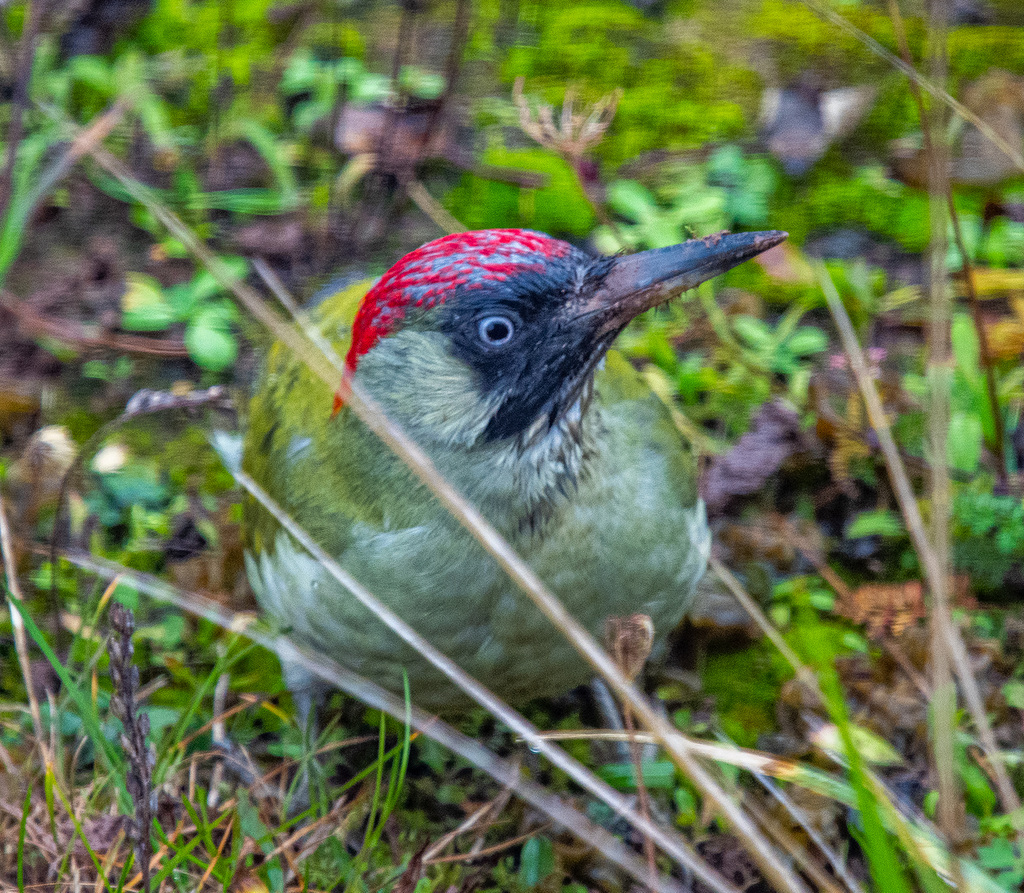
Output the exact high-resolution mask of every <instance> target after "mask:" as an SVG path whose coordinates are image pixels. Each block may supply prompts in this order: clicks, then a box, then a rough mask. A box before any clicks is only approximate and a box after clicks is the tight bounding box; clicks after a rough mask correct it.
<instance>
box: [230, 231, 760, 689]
mask: <svg viewBox="0 0 1024 893" xmlns="http://www.w3.org/2000/svg"><path fill="white" fill-rule="evenodd" d="M727 238H734V239H745V240H747V241H750V239H749V238H748V237H727ZM775 241H778V239H777V238H776V239H775ZM687 244H688V245H698V246H700V245H703V244H704V243H687ZM705 247H706V246H705ZM764 247H768V246H767V245H763V246H762V245H760V244H757V243H754V244H753V247H751V246H745V247H744V248H743V249H742V250H743V252H744V255H743V256H751V255H752V254H753V253H756V252H757V250H763V248H764ZM673 250H676V249H665V251H673ZM694 250H697V249H694ZM711 250H713V251H717V253H719V254H720V253H721V251H719V250H717V249H714V247H712V249H711ZM736 250H739V249H736ZM733 253H735V251H734V252H733ZM646 254H647V255H651V254H653V253H652V252H647V253H646ZM644 256H645V255H634V258H643V257H644ZM739 259H742V257H740V258H739ZM623 260H626V261H628V260H629V259H623ZM733 262H738V260H735V259H734V260H733ZM617 264H618V266H617V267H616V265H617ZM677 265H678V264H677ZM730 265H731V264H730ZM648 266H649V264H648ZM691 266H692V263H691ZM442 270H443V271H444V273H443V275H440V274H439V271H442ZM642 272H645V273H646V272H649V270H647V271H642ZM686 272H687V274H689V272H690V271H689V270H687V271H686ZM636 275H637V270H635V269H634V268H633V267H628V268H626V267H623V265H622V261H616V260H613V259H607V258H605V259H594V258H591V257H589V256H588V255H585V254H583V253H582V252H579V251H578V250H576V249H574V248H572V247H571V246H569V245H567V244H566V243H563V242H557V241H556V240H553V239H549V238H548V237H546V236H541V235H539V234H534V233H524V232H522V231H517V230H505V231H490V232H488V233H481V234H467V235H465V236H455V237H449V238H448V239H442V240H438V241H437V242H433V243H430V244H429V245H428V246H425V248H423V249H420V250H419V252H414V253H413V254H411V255H409V256H407V257H406V258H405V259H403V261H401V262H400V263H399V264H397V265H396V266H395V267H394V268H392V270H391V271H389V273H388V274H386V275H385V277H384V278H383V279H382V280H381V282H380V283H378V285H377V286H375V288H374V289H373V290H371V292H370V293H369V294H368V295H367V297H366V299H365V301H364V302H363V305H362V308H361V310H360V312H359V315H358V316H357V317H356V321H355V324H354V327H353V331H352V333H351V341H350V343H349V345H348V368H349V373H350V374H351V375H354V376H355V377H356V378H357V380H358V381H359V382H360V383H361V384H362V385H363V386H364V387H366V389H367V390H368V391H369V393H370V394H372V395H373V396H374V397H375V398H376V399H377V400H378V401H379V402H380V403H381V404H382V405H383V408H384V410H385V411H386V412H387V413H388V415H389V416H390V417H391V418H393V419H394V420H395V421H397V422H398V423H399V424H401V425H402V426H403V428H405V430H406V431H407V432H408V433H409V434H410V435H411V436H412V437H413V438H414V439H415V440H416V441H417V442H418V443H419V444H420V445H421V446H422V447H423V448H424V449H425V450H426V451H427V453H428V454H429V455H430V457H431V459H432V460H433V461H434V463H435V464H436V465H437V467H438V469H439V470H440V471H441V472H442V474H444V475H445V476H446V477H447V478H448V479H449V480H450V481H451V482H452V483H453V484H454V485H455V486H456V487H457V488H458V489H459V490H460V491H461V492H462V493H463V494H464V495H466V496H467V497H468V498H469V499H470V500H471V501H472V502H474V503H475V504H476V505H477V506H478V507H479V508H480V509H481V511H482V512H483V514H484V515H485V516H486V517H487V518H488V520H490V521H491V523H492V524H494V526H495V527H496V528H497V529H498V531H499V532H501V533H502V534H503V535H504V536H505V537H507V538H508V539H509V541H510V542H511V543H512V545H513V546H514V547H515V548H516V550H517V551H518V552H519V553H520V555H522V557H523V558H525V559H526V560H527V561H528V562H529V563H530V565H531V566H532V567H533V568H534V570H535V571H537V573H538V574H539V575H540V577H541V578H542V579H543V580H545V581H546V582H547V583H548V585H549V586H550V587H551V588H552V589H553V590H554V592H555V593H556V594H557V595H558V596H559V597H560V598H561V599H562V600H563V602H564V603H565V605H566V607H567V608H568V609H569V610H570V611H571V612H572V613H573V614H574V615H575V616H576V617H577V618H578V619H579V620H580V621H581V622H582V623H583V624H584V625H585V626H586V627H587V628H588V629H590V631H591V632H592V633H594V634H595V635H598V636H600V635H601V634H602V631H603V628H604V624H605V621H606V619H607V618H609V617H615V616H624V615H631V614H635V613H642V614H647V615H648V616H650V618H651V620H652V621H653V623H654V627H655V630H656V633H657V634H658V635H663V634H664V633H665V632H666V631H668V630H669V629H671V628H672V627H673V626H675V625H676V624H677V623H678V622H679V621H680V620H681V618H682V617H683V615H684V614H685V612H686V610H687V609H688V607H689V605H690V603H691V601H692V597H693V593H694V588H695V586H696V584H697V582H698V580H699V579H700V577H701V575H702V574H703V571H704V566H705V563H706V561H707V555H708V550H709V543H710V537H709V532H708V528H707V522H706V520H705V515H704V508H703V505H702V504H701V502H700V500H699V498H698V497H697V493H696V487H695V476H694V470H693V467H692V464H691V459H690V456H689V454H688V452H687V450H686V449H685V446H684V444H683V442H682V441H681V440H680V438H679V435H678V433H677V432H676V430H675V428H674V427H673V425H672V423H671V421H670V418H669V416H668V413H667V411H666V409H665V408H664V406H663V405H662V404H661V403H660V402H659V401H658V399H657V398H656V397H655V396H654V395H653V394H652V393H651V392H650V391H649V389H648V388H647V387H646V385H645V384H644V383H643V381H642V379H641V378H640V377H639V376H638V375H637V373H636V372H635V371H634V370H633V369H632V367H630V366H629V364H628V363H626V362H625V360H623V359H622V358H621V357H620V356H618V355H615V354H614V353H613V354H610V355H607V357H606V351H607V347H608V345H609V344H610V343H611V341H612V340H614V337H615V336H616V335H617V334H618V331H620V330H621V328H622V326H623V325H624V324H625V322H627V321H628V319H629V318H630V317H631V316H632V315H635V313H636V312H639V311H638V310H637V309H636V308H634V307H632V306H630V307H629V308H628V311H627V310H623V309H622V303H623V302H622V301H621V300H619V299H618V298H615V297H614V295H613V298H614V300H613V298H603V299H602V300H603V301H604V303H602V302H601V300H599V301H597V303H594V301H595V298H594V296H595V295H598V296H601V295H605V294H611V292H614V293H615V295H618V296H619V297H620V298H621V294H620V293H622V294H626V293H627V292H628V293H629V294H633V293H635V292H636V291H637V288H641V289H643V288H646V289H647V291H648V292H651V291H652V290H653V289H655V288H660V287H661V284H662V282H663V278H664V277H663V278H662V279H658V277H657V276H655V277H653V280H652V282H653V284H651V283H647V284H644V282H640V281H639V280H637V281H632V280H630V277H633V278H634V279H635V278H636ZM658 275H660V271H659V272H658ZM624 277H625V280H630V281H629V282H626V283H625V284H626V285H628V286H629V287H628V288H627V287H624V284H623V282H619V280H623V279H624ZM648 278H651V277H648ZM677 278H678V277H677ZM705 278H707V277H706V276H705ZM645 300H647V301H652V300H653V297H652V296H651V295H648V296H647V298H646V299H645ZM616 301H617V303H616ZM609 302H611V303H609ZM335 303H336V302H332V301H331V300H328V301H327V302H325V303H324V304H323V305H322V306H321V309H320V311H319V323H320V326H321V330H322V331H323V333H324V335H325V336H326V337H327V338H328V339H329V340H331V341H332V342H334V343H335V344H336V345H343V344H344V343H345V341H346V339H347V338H348V336H349V332H348V327H347V326H346V325H344V324H343V322H342V321H341V320H340V319H339V316H340V310H339V308H338V307H337V306H334V304H335ZM609 306H614V308H615V313H614V314H612V315H611V317H609V313H608V312H607V308H608V307H609ZM641 309H642V308H641ZM605 360H607V361H606V362H603V361H605ZM602 365H603V368H599V366H602ZM331 401H332V394H331V392H330V390H329V389H328V388H327V387H325V386H323V384H322V383H321V382H319V380H318V379H316V378H315V376H314V375H313V374H312V373H311V372H309V371H308V370H307V369H306V368H305V366H304V365H303V364H302V362H301V361H300V360H298V359H297V358H295V357H293V356H290V355H288V354H287V353H286V352H285V351H284V349H283V348H282V347H281V346H280V345H278V346H275V347H274V348H273V349H272V351H271V354H270V356H269V357H268V360H267V366H266V370H265V373H264V377H263V379H262V382H261V384H260V386H259V387H258V388H257V391H256V395H255V396H254V398H253V401H252V404H251V407H250V418H249V424H248V430H247V435H246V440H245V446H244V459H243V463H244V466H245V468H246V470H247V471H249V473H250V474H251V475H252V476H253V477H255V478H256V479H257V480H258V481H260V482H261V484H262V485H263V486H264V487H265V488H266V489H267V490H268V491H269V492H270V493H271V495H272V496H274V497H275V499H277V500H278V501H279V502H280V503H281V504H282V505H283V506H284V508H285V509H286V510H287V511H288V512H289V513H290V514H291V515H292V516H293V517H295V518H296V519H297V520H298V521H299V523H300V524H301V525H302V526H303V527H305V528H306V530H307V531H308V532H309V533H310V534H312V536H313V537H314V538H315V539H316V540H317V541H318V542H319V543H320V544H321V545H322V546H323V547H324V548H325V549H326V550H327V551H328V552H329V553H330V554H331V555H334V556H336V557H337V559H338V560H339V562H340V563H341V564H342V565H343V566H344V567H345V568H346V569H347V570H348V571H349V572H350V573H351V574H352V575H353V576H354V577H355V578H356V579H358V580H359V581H360V582H361V583H363V584H364V585H365V586H366V587H368V588H369V589H370V590H371V591H372V592H374V593H375V594H376V595H377V596H378V597H379V598H381V599H382V600H383V601H385V602H386V603H388V604H389V605H390V606H391V607H392V608H393V609H395V610H396V611H397V612H398V613H400V614H401V615H402V617H403V618H404V619H405V620H406V621H407V622H408V623H409V624H410V625H411V626H412V627H413V628H415V629H416V630H417V631H418V632H420V633H421V634H422V635H423V636H425V637H426V638H427V639H428V640H429V641H431V642H432V643H434V644H435V645H436V646H437V647H438V648H440V650H442V651H443V652H445V653H447V654H448V655H449V656H451V657H452V658H454V659H455V660H456V661H457V662H458V663H459V664H461V665H462V666H463V667H464V668H465V669H466V670H468V671H469V672H470V673H472V674H473V675H474V676H476V677H477V678H478V679H479V680H480V681H481V682H483V683H484V684H485V685H487V686H488V687H490V688H492V689H493V690H494V691H496V692H497V693H498V694H500V695H501V696H503V697H504V698H506V699H507V700H509V701H511V702H513V703H515V702H522V701H525V700H528V699H530V698H531V697H537V696H544V695H552V694H557V693H560V692H563V691H565V690H567V689H568V688H571V687H572V686H574V685H576V684H579V683H581V682H583V681H585V680H586V678H587V676H588V670H587V667H586V665H585V664H584V663H583V661H582V660H581V659H580V658H579V657H578V655H577V654H576V652H575V651H574V650H573V649H572V648H571V646H569V645H568V644H567V643H566V642H565V641H564V640H563V639H562V637H561V636H560V634H559V633H557V632H556V631H555V630H554V628H553V627H552V626H551V625H550V623H549V622H548V621H547V620H546V619H545V618H544V617H543V616H542V615H541V613H540V612H539V610H538V609H537V608H536V607H535V606H534V605H533V604H532V602H531V601H530V600H529V599H528V597H527V596H526V595H524V594H523V593H521V592H519V591H518V590H517V588H516V587H515V585H514V584H513V583H512V582H511V581H510V580H509V579H508V578H507V577H506V576H505V574H504V572H503V571H501V570H500V569H499V568H498V567H497V565H496V564H495V562H494V561H493V559H492V558H491V557H490V556H488V555H487V554H486V553H485V552H484V550H483V549H482V547H480V546H479V545H478V544H477V543H476V542H475V540H474V539H473V538H472V536H471V535H470V534H469V533H467V532H466V531H465V530H464V529H463V528H462V527H461V526H460V524H459V523H458V522H457V521H455V520H454V519H453V518H452V517H451V516H450V515H449V514H448V513H447V512H446V510H445V509H444V508H443V507H442V506H441V505H440V504H439V503H438V502H437V501H436V500H435V499H434V498H433V496H432V495H431V494H430V493H429V491H428V490H427V489H426V487H425V486H424V485H422V484H421V483H419V482H418V481H417V480H416V478H415V477H414V476H413V475H412V473H411V472H409V471H408V469H406V468H405V466H404V465H403V464H402V463H401V461H400V460H399V459H397V458H396V457H395V456H394V455H393V454H392V453H391V452H390V451H389V450H388V448H387V447H386V446H384V445H383V444H382V443H381V442H380V441H378V440H377V438H376V436H375V435H374V434H372V433H371V432H370V431H369V430H368V429H367V428H366V427H365V426H364V425H363V424H362V423H361V422H359V420H358V419H357V418H356V417H355V416H354V414H352V413H351V412H350V411H349V410H348V409H347V408H342V409H341V411H340V412H339V413H338V414H337V415H336V416H335V417H333V418H332V417H331V412H330V407H331ZM247 531H248V539H249V542H248V553H247V557H246V560H247V566H248V570H249V577H250V580H251V582H252V584H253V588H254V590H255V592H256V594H257V597H258V599H259V601H260V603H261V604H262V605H263V607H264V608H265V609H266V610H267V611H268V612H269V613H271V614H272V615H273V616H275V617H276V618H278V620H279V621H280V622H281V623H282V624H283V625H285V626H286V627H288V628H290V630H291V631H292V632H293V634H295V635H296V636H298V638H300V639H302V640H304V641H306V642H308V643H310V644H312V645H313V646H314V647H316V648H318V649H321V650H323V651H324V652H325V653H327V654H329V655H330V656H332V657H334V658H336V659H337V660H339V661H341V662H342V663H344V664H346V665H347V666H349V667H351V668H352V669H354V670H356V671H357V672H360V673H362V674H363V675H366V676H368V677H369V678H371V679H373V680H374V681H377V682H380V683H382V684H384V685H385V686H387V687H390V688H392V689H395V690H401V687H402V672H403V668H404V669H406V670H407V671H408V675H409V679H410V682H411V687H412V696H413V700H414V701H416V702H417V703H419V704H421V705H422V706H426V707H433V708H444V707H449V706H454V705H457V704H459V703H460V701H461V696H460V694H459V693H458V691H457V690H456V689H455V688H454V687H453V686H452V685H451V683H449V682H447V681H446V680H444V679H443V678H442V677H440V675H439V674H438V673H437V672H436V671H434V670H432V669H431V668H430V667H429V666H428V665H427V663H426V662H425V661H424V660H423V659H422V658H420V657H419V656H418V655H416V654H415V652H413V651H412V650H411V649H409V648H408V647H407V646H405V645H404V644H403V643H402V642H401V641H400V640H399V639H398V638H397V637H396V636H395V635H394V634H393V633H391V632H390V631H388V630H387V629H386V628H384V627H383V625H382V624H381V623H380V621H378V620H377V619H376V618H374V617H373V616H372V615H371V614H370V613H369V612H368V611H367V610H366V609H365V608H363V607H362V606H361V605H359V604H358V603H357V602H356V601H355V599H354V598H352V597H351V596H350V595H349V594H348V593H347V592H346V591H345V590H344V589H343V588H342V587H341V586H340V584H338V583H337V582H335V581H334V579H333V578H332V577H331V576H330V575H329V574H328V573H327V572H326V571H324V570H323V569H322V568H321V567H320V566H319V565H318V564H317V562H316V561H315V560H314V559H313V558H312V557H311V556H309V555H308V554H307V553H305V552H304V550H302V549H301V547H299V546H298V545H297V544H296V543H295V542H294V541H293V540H292V539H291V538H290V537H289V536H288V535H287V534H286V533H284V532H283V531H282V530H281V529H280V527H279V526H278V525H277V523H276V522H275V521H273V519H271V518H270V517H269V516H268V515H266V514H265V513H262V512H261V511H259V510H258V509H253V510H252V513H251V514H250V516H249V518H248V519H247ZM291 681H292V682H293V683H295V682H299V683H301V681H302V680H297V679H295V678H293V679H292V680H291Z"/></svg>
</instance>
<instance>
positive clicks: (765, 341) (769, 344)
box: [732, 314, 775, 351]
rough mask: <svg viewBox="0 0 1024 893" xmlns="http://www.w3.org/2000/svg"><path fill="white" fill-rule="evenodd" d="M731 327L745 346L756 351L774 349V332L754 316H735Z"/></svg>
mask: <svg viewBox="0 0 1024 893" xmlns="http://www.w3.org/2000/svg"><path fill="white" fill-rule="evenodd" d="M732 327H733V329H734V330H735V332H736V334H737V335H738V336H739V337H740V338H742V339H743V340H744V341H745V342H746V343H747V346H748V347H750V348H752V349H753V350H756V351H773V350H774V349H775V333H774V332H773V331H772V330H771V328H769V326H768V325H767V324H765V323H764V322H763V321H762V320H760V319H758V318H757V317H756V316H747V315H746V314H743V315H740V316H736V317H734V318H733V320H732Z"/></svg>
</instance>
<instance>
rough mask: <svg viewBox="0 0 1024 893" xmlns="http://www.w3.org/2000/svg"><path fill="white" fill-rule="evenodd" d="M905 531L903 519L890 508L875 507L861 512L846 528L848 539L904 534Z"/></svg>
mask: <svg viewBox="0 0 1024 893" xmlns="http://www.w3.org/2000/svg"><path fill="white" fill-rule="evenodd" d="M904 533H905V528H904V527H903V520H902V518H900V516H899V515H898V514H896V512H894V511H891V510H889V509H874V510H873V511H869V512H860V514H858V515H855V516H854V519H853V520H852V521H851V522H850V524H849V526H848V527H847V528H846V539H848V540H855V539H860V537H862V536H902V535H903V534H904Z"/></svg>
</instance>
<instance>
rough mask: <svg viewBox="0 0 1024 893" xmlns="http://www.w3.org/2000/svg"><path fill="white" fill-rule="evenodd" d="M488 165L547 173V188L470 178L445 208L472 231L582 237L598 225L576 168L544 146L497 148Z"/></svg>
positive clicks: (489, 152) (487, 157) (488, 156)
mask: <svg viewBox="0 0 1024 893" xmlns="http://www.w3.org/2000/svg"><path fill="white" fill-rule="evenodd" d="M483 161H484V163H485V164H492V165H496V166H501V167H512V168H517V169H519V170H524V171H533V172H536V173H541V174H544V175H545V176H546V177H547V178H548V184H547V185H546V186H544V187H542V188H540V189H524V188H522V187H519V186H514V185H512V184H510V183H499V182H497V181H494V180H485V179H483V178H482V177H478V176H475V175H474V174H466V175H465V176H464V177H463V178H462V181H461V182H460V183H459V185H458V186H456V187H455V188H454V189H452V190H451V191H450V192H449V193H448V194H447V195H446V196H445V198H444V204H445V207H446V208H447V209H448V210H449V211H451V212H452V213H453V214H454V215H455V216H456V217H457V218H458V219H459V220H460V221H461V222H462V223H463V224H464V225H466V226H468V227H469V228H470V229H487V228H490V227H503V226H525V227H530V228H532V229H539V230H542V231H543V232H547V233H552V234H554V235H570V236H584V235H586V234H587V233H589V232H590V230H591V229H592V228H593V226H594V223H595V218H594V211H593V208H591V206H590V203H589V202H588V201H587V197H586V195H584V193H583V189H582V187H581V186H580V184H579V181H578V180H577V179H576V175H575V174H574V173H573V171H572V168H571V167H570V166H569V165H568V164H567V163H566V162H565V161H563V160H562V159H561V158H559V157H558V156H557V155H554V154H553V153H551V152H549V151H547V150H546V149H541V148H532V149H506V148H504V147H503V146H500V145H497V146H492V147H491V148H489V149H488V150H487V151H486V152H485V153H484V156H483Z"/></svg>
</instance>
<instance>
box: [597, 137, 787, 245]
mask: <svg viewBox="0 0 1024 893" xmlns="http://www.w3.org/2000/svg"><path fill="white" fill-rule="evenodd" d="M661 178H662V183H661V184H660V185H659V186H657V187H655V188H654V190H653V191H652V190H651V189H648V188H647V187H646V186H644V185H643V184H642V183H638V182H636V181H635V180H615V181H614V182H612V183H611V184H610V185H609V186H608V195H607V202H608V206H609V207H610V208H611V209H612V211H614V212H615V214H616V215H617V216H619V217H620V218H623V219H624V220H625V221H627V222H625V223H622V224H619V225H618V226H617V227H616V228H615V230H614V231H613V230H611V229H610V228H609V227H598V229H597V230H596V231H595V233H594V240H595V243H596V244H597V246H598V247H599V248H600V249H601V250H602V251H605V252H606V253H609V254H611V253H614V252H615V251H617V250H619V249H620V248H622V247H623V245H622V242H623V241H624V242H625V243H626V246H625V247H628V248H630V249H633V250H637V249H641V248H663V247H665V246H667V245H677V244H678V243H680V242H683V241H685V240H686V239H688V238H692V237H693V236H694V235H698V236H705V235H710V234H712V233H716V232H720V231H721V230H723V229H732V228H734V227H736V226H757V225H758V224H760V223H762V222H763V221H764V220H766V219H767V216H768V201H769V199H770V198H771V195H772V193H773V192H774V191H775V187H776V185H777V182H778V177H777V175H776V173H775V170H774V168H773V167H772V166H771V164H770V162H768V161H767V160H765V159H763V158H757V157H753V156H750V157H748V156H745V155H744V154H743V151H742V150H741V149H740V148H739V147H737V146H732V145H726V146H721V147H720V148H718V149H716V150H715V151H714V152H713V153H712V154H711V156H710V157H709V158H708V160H707V162H706V163H704V164H692V163H687V164H682V163H678V164H673V165H669V166H667V167H665V168H664V169H663V171H662V174H661Z"/></svg>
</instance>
